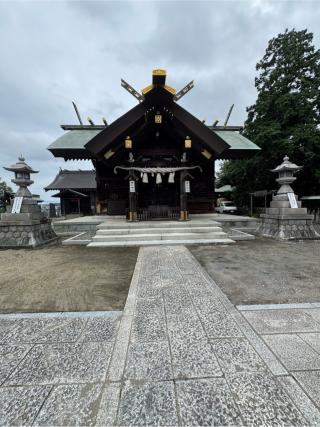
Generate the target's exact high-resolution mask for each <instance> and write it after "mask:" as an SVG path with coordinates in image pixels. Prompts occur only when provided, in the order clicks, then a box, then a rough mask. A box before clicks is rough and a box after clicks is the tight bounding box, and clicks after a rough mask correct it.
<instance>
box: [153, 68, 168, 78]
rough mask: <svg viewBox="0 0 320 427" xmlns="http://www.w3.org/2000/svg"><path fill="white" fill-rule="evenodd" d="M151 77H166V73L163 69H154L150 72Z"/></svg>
mask: <svg viewBox="0 0 320 427" xmlns="http://www.w3.org/2000/svg"><path fill="white" fill-rule="evenodd" d="M152 75H153V76H166V75H167V71H166V70H164V69H163V68H156V69H155V70H152Z"/></svg>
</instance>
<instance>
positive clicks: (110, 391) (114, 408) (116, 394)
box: [96, 383, 121, 426]
mask: <svg viewBox="0 0 320 427" xmlns="http://www.w3.org/2000/svg"><path fill="white" fill-rule="evenodd" d="M120 392H121V383H110V384H107V385H106V387H105V388H104V390H103V393H102V397H101V403H100V407H99V411H98V415H97V418H96V425H98V426H114V425H116V422H117V413H118V406H119V399H120Z"/></svg>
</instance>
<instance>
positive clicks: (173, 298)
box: [163, 287, 194, 315]
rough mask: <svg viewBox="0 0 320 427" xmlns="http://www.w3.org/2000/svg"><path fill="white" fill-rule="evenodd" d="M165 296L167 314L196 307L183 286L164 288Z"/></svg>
mask: <svg viewBox="0 0 320 427" xmlns="http://www.w3.org/2000/svg"><path fill="white" fill-rule="evenodd" d="M163 296H164V302H165V307H166V313H167V315H172V314H176V313H179V312H180V311H181V310H185V309H188V310H193V309H194V307H193V303H192V300H191V298H190V296H189V294H188V292H187V291H186V290H185V289H184V288H182V287H170V288H167V289H164V290H163Z"/></svg>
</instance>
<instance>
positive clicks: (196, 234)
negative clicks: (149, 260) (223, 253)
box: [87, 220, 234, 247]
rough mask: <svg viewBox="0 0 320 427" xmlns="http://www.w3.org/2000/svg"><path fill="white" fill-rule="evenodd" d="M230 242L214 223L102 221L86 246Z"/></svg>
mask: <svg viewBox="0 0 320 427" xmlns="http://www.w3.org/2000/svg"><path fill="white" fill-rule="evenodd" d="M231 243H234V240H231V239H230V238H229V237H228V235H227V234H226V233H224V232H223V230H222V228H221V226H220V224H219V223H218V222H215V221H212V220H211V221H190V222H179V221H145V222H136V223H125V222H123V223H119V222H117V223H112V221H105V222H103V223H101V224H99V225H98V226H97V232H96V234H95V236H94V237H93V238H92V242H91V243H89V244H88V245H87V246H88V247H115V246H149V245H175V244H176V245H181V244H183V245H199V244H208V245H209V244H210V245H212V244H221V245H227V244H231Z"/></svg>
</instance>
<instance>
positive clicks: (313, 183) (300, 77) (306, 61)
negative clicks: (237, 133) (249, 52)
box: [218, 29, 320, 204]
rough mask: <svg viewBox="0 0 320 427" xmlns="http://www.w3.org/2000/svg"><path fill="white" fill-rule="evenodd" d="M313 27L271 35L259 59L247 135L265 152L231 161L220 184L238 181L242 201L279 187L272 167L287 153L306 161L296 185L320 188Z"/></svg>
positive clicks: (318, 75) (319, 91)
mask: <svg viewBox="0 0 320 427" xmlns="http://www.w3.org/2000/svg"><path fill="white" fill-rule="evenodd" d="M312 40H313V34H312V33H308V32H307V30H303V31H295V30H294V29H293V30H291V31H288V30H286V31H285V32H284V34H279V35H278V36H277V37H275V38H273V39H271V40H270V41H269V44H268V47H267V49H266V53H265V55H264V56H263V58H262V60H261V61H260V62H259V63H258V64H257V66H256V69H257V71H258V72H259V75H258V77H256V79H255V87H256V88H257V91H258V97H257V101H256V103H255V104H254V105H252V106H250V107H248V108H247V112H248V118H247V121H246V123H245V130H244V136H246V137H248V138H249V139H251V140H252V141H253V142H255V143H256V144H257V145H258V146H259V147H261V149H262V150H261V152H260V153H259V154H257V155H256V156H255V157H253V158H251V159H244V160H236V161H227V162H225V163H224V164H223V166H222V168H221V171H220V173H219V176H218V180H219V184H220V185H224V184H231V185H233V186H236V187H237V189H236V193H235V198H236V200H237V201H238V202H240V203H242V204H246V203H247V202H248V192H251V191H256V190H262V189H274V188H277V185H276V183H275V181H274V179H275V177H274V176H273V174H271V173H270V169H273V168H274V167H275V166H277V165H278V164H279V163H281V161H282V159H283V157H284V156H285V155H286V154H287V155H288V156H289V157H290V160H291V161H293V162H295V163H297V164H298V165H302V166H303V169H302V171H301V172H299V175H298V181H297V182H296V184H294V186H295V191H296V192H297V193H298V194H299V195H308V194H319V193H320V50H316V49H315V47H314V46H313V44H312Z"/></svg>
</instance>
